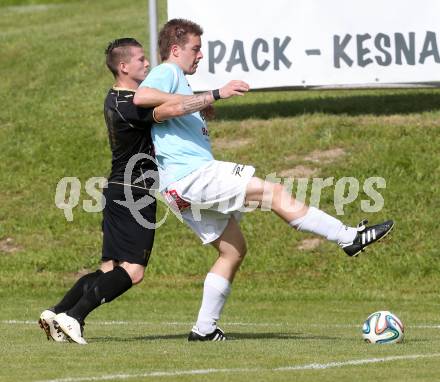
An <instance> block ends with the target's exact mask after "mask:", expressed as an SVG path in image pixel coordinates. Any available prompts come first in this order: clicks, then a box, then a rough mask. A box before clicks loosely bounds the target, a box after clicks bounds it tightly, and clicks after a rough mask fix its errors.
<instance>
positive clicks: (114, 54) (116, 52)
mask: <svg viewBox="0 0 440 382" xmlns="http://www.w3.org/2000/svg"><path fill="white" fill-rule="evenodd" d="M134 46H135V47H139V48H142V45H141V44H140V43H139V42H138V41H137V40H136V39H134V38H131V37H124V38H118V39H116V40H114V41H112V42H110V43H109V44H108V46H107V48H106V50H105V63H106V64H107V67H108V68H109V69H110V71H111V72H112V73H113V75H114V76H115V77H116V76H117V75H118V65H119V63H120V62H121V61H129V60H130V58H131V55H130V48H131V47H134Z"/></svg>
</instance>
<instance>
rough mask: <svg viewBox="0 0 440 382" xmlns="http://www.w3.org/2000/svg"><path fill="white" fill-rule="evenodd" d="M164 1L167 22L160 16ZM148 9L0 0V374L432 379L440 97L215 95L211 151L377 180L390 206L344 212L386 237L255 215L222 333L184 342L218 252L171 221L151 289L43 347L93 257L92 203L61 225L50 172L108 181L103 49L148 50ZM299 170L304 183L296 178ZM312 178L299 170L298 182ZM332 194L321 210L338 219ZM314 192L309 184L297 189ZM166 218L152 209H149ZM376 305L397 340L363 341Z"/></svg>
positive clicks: (161, 232) (95, 219)
mask: <svg viewBox="0 0 440 382" xmlns="http://www.w3.org/2000/svg"><path fill="white" fill-rule="evenodd" d="M165 8H166V4H165V2H164V1H159V10H160V20H159V21H160V22H163V21H164V20H165ZM146 15H147V2H146V1H134V0H133V1H129V2H126V3H120V2H118V1H115V0H109V1H103V0H101V1H93V2H90V1H69V2H61V1H46V2H45V3H44V4H42V2H41V1H17V0H6V1H2V2H1V3H0V51H1V56H0V57H1V58H0V60H1V63H2V65H1V66H0V78H1V79H2V83H1V85H0V97H1V99H2V100H3V105H2V108H1V109H0V183H1V185H2V187H1V188H0V301H1V309H0V355H1V356H0V359H1V361H2V362H1V363H2V367H1V368H0V381H48V380H56V381H65V382H67V381H72V382H73V381H101V380H102V381H105V380H129V381H149V380H160V381H205V380H209V381H223V380H224V381H243V380H246V379H252V380H254V381H265V382H266V381H294V380H295V381H296V380H301V381H316V380H321V381H352V380H354V379H356V380H358V381H370V380H379V379H381V380H385V381H397V380H398V381H433V380H437V379H438V375H439V372H440V366H439V365H440V363H439V358H440V351H439V350H438V349H439V344H440V330H439V329H440V326H439V325H440V319H439V311H440V302H439V301H440V300H439V286H440V261H439V250H438V243H437V242H438V237H439V236H440V223H439V219H438V211H440V203H439V198H438V195H437V193H438V189H439V185H440V181H439V173H440V157H439V155H438V151H439V150H438V148H439V147H440V128H439V118H440V90H437V89H413V90H362V91H360V90H356V91H354V90H353V91H302V92H293V91H292V92H251V93H250V94H248V95H246V96H245V97H242V98H240V99H234V100H231V101H227V102H222V103H218V104H217V105H216V109H217V119H216V120H215V121H213V122H211V123H210V134H211V137H212V141H213V147H214V152H215V154H216V156H217V158H218V159H222V160H230V161H237V162H240V163H249V164H253V165H254V166H255V167H256V168H257V169H258V170H257V174H258V175H259V176H261V177H265V176H266V175H267V174H270V173H274V172H276V173H277V174H285V175H283V176H288V175H292V174H295V176H301V174H302V176H311V177H313V176H315V177H322V178H328V177H334V178H335V180H338V179H340V178H342V177H344V176H346V177H355V178H357V179H358V180H359V182H360V184H361V185H362V184H363V182H364V181H365V180H366V179H367V178H369V177H372V176H380V177H383V178H384V179H385V180H386V184H387V186H386V189H382V190H380V192H381V194H382V196H383V197H384V200H385V205H384V208H383V209H382V210H381V211H379V212H376V213H365V212H363V211H362V210H361V204H360V203H361V200H362V199H365V195H364V194H361V195H360V196H359V197H358V198H357V199H356V200H355V201H354V202H353V203H351V204H349V205H347V206H345V209H344V212H345V215H344V216H341V219H342V220H344V221H345V222H347V223H349V224H352V225H354V224H357V223H358V221H360V220H361V219H362V218H363V217H367V218H368V219H370V221H371V222H378V221H380V220H383V219H385V218H393V219H394V220H395V221H396V228H395V231H394V232H393V234H392V237H390V238H389V239H387V240H386V241H384V242H383V243H381V244H379V245H377V246H375V248H374V249H371V250H370V251H368V252H367V253H365V254H362V256H360V257H359V258H356V259H350V258H348V257H346V256H345V255H344V254H343V253H342V251H340V250H339V249H338V248H336V247H335V246H334V245H332V244H328V243H325V242H322V241H310V239H311V238H312V236H309V235H304V234H300V233H297V232H292V230H291V229H289V228H288V227H287V226H285V225H284V224H283V223H282V222H280V221H278V219H277V218H276V217H275V216H272V215H271V214H270V213H268V212H255V213H252V214H248V215H247V216H246V217H245V218H244V220H243V222H242V227H243V231H244V233H245V236H246V238H247V241H248V255H247V259H246V260H245V263H244V265H243V267H242V269H241V271H240V273H239V274H238V276H237V278H236V280H235V283H234V288H233V293H232V294H231V297H230V300H229V301H228V304H227V306H226V308H225V311H224V314H223V317H222V320H221V326H222V327H223V328H224V329H225V331H226V332H227V334H228V335H229V337H230V341H227V342H225V343H204V344H198V343H197V344H189V343H188V342H187V341H186V335H187V334H188V332H189V330H190V328H191V326H192V324H193V321H194V319H195V317H196V314H197V311H198V307H199V302H200V298H201V288H202V285H203V279H204V276H205V274H206V271H207V270H208V269H209V266H210V264H211V263H212V262H213V260H214V258H215V253H214V251H213V250H212V249H211V248H207V247H202V246H201V245H200V244H199V241H198V239H197V238H196V237H195V236H194V235H193V234H192V233H191V232H190V231H189V229H188V228H186V227H185V226H184V225H182V224H181V223H180V222H179V221H178V220H177V219H176V218H174V217H170V218H169V219H167V221H166V224H165V225H163V226H162V227H160V228H159V229H158V232H157V236H156V237H157V241H156V243H155V250H154V253H153V255H152V258H151V262H150V265H149V267H148V270H147V273H146V277H145V280H144V282H143V283H142V284H141V285H140V286H138V287H136V288H133V289H132V290H130V291H129V292H128V293H127V294H125V295H124V296H122V297H121V298H120V299H118V300H117V301H115V302H112V303H111V304H108V305H104V306H102V307H101V308H99V309H98V310H96V311H95V312H93V313H92V314H91V315H90V316H89V317H88V321H87V325H86V332H85V337H86V339H87V340H88V341H89V345H88V346H83V347H81V346H76V345H73V344H56V343H52V342H48V341H46V338H45V337H44V335H43V332H42V331H41V330H40V329H39V328H38V325H37V324H36V321H37V319H38V316H39V314H40V312H41V311H42V310H43V309H44V308H46V307H48V306H50V305H52V304H54V303H55V302H56V300H57V299H59V298H60V297H61V296H62V295H63V293H64V292H65V291H66V289H67V288H68V287H69V286H71V285H72V283H73V282H74V280H75V279H76V278H78V274H79V273H78V272H80V271H81V272H83V271H86V270H94V269H96V267H97V266H98V264H99V258H100V246H101V232H100V222H101V215H100V214H99V213H86V212H84V211H83V209H82V208H81V206H77V207H76V208H75V209H74V210H73V216H74V220H73V222H67V221H66V220H65V218H64V215H63V212H62V211H61V210H60V209H58V208H56V206H55V202H54V198H55V190H56V185H57V183H58V181H59V180H60V179H61V178H62V177H65V176H75V177H78V178H79V179H80V181H81V183H82V186H83V188H82V190H81V202H82V201H83V200H85V199H88V198H89V197H88V195H87V194H86V193H85V190H84V184H85V182H86V181H87V179H89V178H90V177H94V176H106V175H107V174H108V172H109V168H110V158H111V156H110V151H109V149H108V142H107V133H106V129H105V125H104V121H103V117H102V102H103V98H104V96H105V94H106V92H107V89H108V88H109V87H110V86H111V85H112V77H111V75H110V73H109V72H108V70H107V69H106V68H105V65H104V60H103V59H104V54H103V51H104V49H105V46H106V44H107V42H108V41H110V40H112V39H114V38H117V37H122V36H133V37H135V38H138V39H139V40H140V41H142V42H143V43H144V44H145V45H147V44H148V38H147V37H148V36H147V30H148V28H147V21H146ZM298 174H299V175H298ZM307 174H308V175H307ZM333 190H334V188H326V189H324V190H323V193H322V197H321V200H320V207H321V208H323V209H324V210H326V211H327V212H329V213H331V214H336V210H335V206H334V203H333V199H334V194H333ZM309 197H310V194H308V198H309ZM164 213H165V211H164V209H163V208H161V209H160V211H159V217H161V216H163V214H164ZM382 309H387V310H391V311H393V312H394V313H396V314H397V315H398V316H399V317H400V318H401V319H402V320H403V322H404V323H405V325H406V339H405V342H404V343H403V344H399V345H389V346H377V345H367V344H365V343H363V342H362V339H361V325H362V322H363V320H364V319H365V318H366V317H367V316H368V315H369V314H370V313H372V312H373V311H376V310H382Z"/></svg>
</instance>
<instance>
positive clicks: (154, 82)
mask: <svg viewBox="0 0 440 382" xmlns="http://www.w3.org/2000/svg"><path fill="white" fill-rule="evenodd" d="M140 86H141V87H142V86H144V87H149V88H154V89H158V90H161V91H163V92H166V93H175V94H183V95H193V94H194V93H193V91H192V89H191V87H190V86H189V84H188V81H187V80H186V78H185V75H184V73H183V71H182V69H181V68H180V67H179V66H177V65H175V64H171V63H164V64H161V65H159V66H156V67H155V68H154V69H153V70H152V71H151V72H150V74H149V75H148V76H147V78H146V79H145V80H144V81H143V82H142V83H141V85H140ZM151 134H152V138H153V143H154V150H155V153H156V158H157V162H158V167H159V177H160V190H161V191H162V190H164V189H165V188H166V187H167V186H168V185H169V184H171V183H173V182H176V181H178V180H180V179H182V178H184V177H185V176H186V175H188V174H190V173H191V172H193V171H195V170H197V169H198V168H200V167H201V166H203V165H205V164H206V163H208V162H210V161H212V160H213V159H214V158H213V156H212V153H211V143H210V142H209V136H208V129H207V127H206V124H205V122H204V120H203V119H202V117H201V116H200V113H199V112H196V113H192V114H187V115H184V116H182V117H177V118H173V119H170V120H168V121H164V122H163V123H160V124H154V125H153V128H152V130H151Z"/></svg>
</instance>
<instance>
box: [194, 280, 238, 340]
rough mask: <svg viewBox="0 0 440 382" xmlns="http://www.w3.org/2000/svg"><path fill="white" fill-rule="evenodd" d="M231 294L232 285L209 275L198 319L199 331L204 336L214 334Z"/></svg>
mask: <svg viewBox="0 0 440 382" xmlns="http://www.w3.org/2000/svg"><path fill="white" fill-rule="evenodd" d="M230 293H231V283H230V282H229V281H228V280H226V279H225V278H224V277H222V276H219V275H217V274H215V273H208V274H207V276H206V279H205V284H204V287H203V299H202V306H201V307H200V311H199V316H198V318H197V323H196V326H197V329H198V330H199V332H200V333H202V334H209V333H212V332H213V331H214V330H215V329H216V328H217V321H218V319H219V318H220V315H221V313H222V310H223V306H224V305H225V303H226V299H227V298H228V296H229V294H230Z"/></svg>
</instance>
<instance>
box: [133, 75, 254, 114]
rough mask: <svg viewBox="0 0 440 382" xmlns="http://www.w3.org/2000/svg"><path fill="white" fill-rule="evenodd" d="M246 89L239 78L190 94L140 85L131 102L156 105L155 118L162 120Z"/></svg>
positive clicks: (190, 111) (189, 112)
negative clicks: (207, 90) (174, 92)
mask: <svg viewBox="0 0 440 382" xmlns="http://www.w3.org/2000/svg"><path fill="white" fill-rule="evenodd" d="M248 90H249V85H248V84H247V83H246V82H244V81H239V80H233V81H230V82H228V83H227V84H226V85H225V86H223V87H222V88H220V89H216V90H213V91H209V92H205V93H201V94H196V95H191V96H186V95H179V94H168V93H164V92H161V91H159V90H157V89H153V88H147V87H141V88H139V89H138V90H137V91H136V94H135V96H134V99H133V102H134V104H135V105H137V106H141V107H154V106H158V107H156V108H155V118H156V119H157V120H160V121H163V120H165V119H169V118H174V117H180V116H182V115H185V114H191V113H194V112H196V111H200V110H203V109H204V108H206V107H208V106H209V105H212V104H213V103H214V102H215V101H216V100H217V99H227V98H231V97H234V96H242V95H244V93H245V92H247V91H248Z"/></svg>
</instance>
